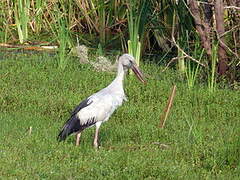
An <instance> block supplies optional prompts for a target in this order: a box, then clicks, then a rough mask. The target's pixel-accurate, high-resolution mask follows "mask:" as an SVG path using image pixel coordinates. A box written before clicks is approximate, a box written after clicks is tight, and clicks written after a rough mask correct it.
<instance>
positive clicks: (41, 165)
mask: <svg viewBox="0 0 240 180" xmlns="http://www.w3.org/2000/svg"><path fill="white" fill-rule="evenodd" d="M1 56H2V57H3V59H5V60H2V61H0V65H1V68H0V122H1V126H0V137H1V138H0V167H1V168H0V177H1V178H3V179H7V178H9V179H113V178H115V179H145V178H148V179H193V178H195V179H196V178H197V179H213V178H218V179H219V178H220V179H238V178H239V175H240V173H239V172H240V151H239V147H240V136H239V132H240V118H239V117H240V108H239V107H240V101H239V91H232V90H228V89H222V90H216V92H215V94H214V95H211V96H210V95H209V93H208V90H207V87H206V86H205V85H202V84H199V85H198V86H197V87H196V88H195V89H192V90H188V88H187V85H186V82H182V81H181V80H180V79H179V78H177V77H178V76H177V75H176V74H175V72H174V71H170V70H169V71H166V72H164V73H161V71H160V69H161V68H159V67H157V66H155V65H151V64H145V65H143V66H142V67H143V71H144V72H145V73H147V74H148V75H149V76H150V77H152V78H149V79H148V84H147V85H146V86H144V85H142V84H141V83H139V82H138V81H137V79H136V78H133V77H127V79H126V81H125V87H126V88H125V89H126V94H127V95H128V97H129V98H128V99H129V101H128V102H126V103H125V104H124V105H123V106H122V107H120V108H119V109H118V110H117V112H116V113H115V114H114V115H113V116H112V118H111V119H110V120H109V121H108V122H107V123H105V124H104V125H103V126H102V127H101V129H100V141H101V148H100V149H99V150H98V151H95V150H94V149H93V148H92V137H93V131H94V129H93V128H92V129H88V130H86V131H84V133H83V136H82V141H81V145H80V147H75V146H74V137H70V138H68V140H67V141H66V142H65V143H60V144H59V143H57V141H56V136H57V133H58V131H59V129H60V128H61V126H62V125H63V123H64V122H65V120H66V119H67V118H68V117H69V113H70V112H71V111H72V109H73V108H74V107H75V106H76V105H77V104H78V103H79V101H80V100H82V99H83V98H85V97H87V96H89V95H91V94H92V93H94V92H96V91H97V90H99V89H101V88H103V87H105V86H106V85H107V84H108V83H109V82H111V81H112V79H113V78H114V76H115V75H114V74H111V73H106V72H95V71H93V70H92V68H91V67H90V66H88V65H84V66H83V65H80V64H79V62H78V60H76V59H69V62H68V66H67V68H66V69H65V70H64V71H60V70H59V69H58V68H57V62H56V58H55V57H54V56H48V55H39V54H32V55H21V54H19V55H16V54H15V55H14V56H5V55H1ZM172 84H176V85H177V94H176V97H175V101H174V105H173V108H172V110H171V114H170V116H169V119H168V120H167V122H166V127H165V128H164V129H159V128H158V124H159V117H160V115H161V113H162V111H163V109H164V107H165V105H166V102H167V98H168V95H169V92H170V89H171V87H172ZM30 126H32V133H31V135H29V134H28V128H29V127H30ZM162 144H165V145H167V147H165V146H163V145H162Z"/></svg>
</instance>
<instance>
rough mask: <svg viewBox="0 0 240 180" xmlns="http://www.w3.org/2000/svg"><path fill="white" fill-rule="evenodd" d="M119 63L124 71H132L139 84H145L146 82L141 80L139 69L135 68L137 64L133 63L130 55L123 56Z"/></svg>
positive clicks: (133, 60) (141, 75)
mask: <svg viewBox="0 0 240 180" xmlns="http://www.w3.org/2000/svg"><path fill="white" fill-rule="evenodd" d="M119 63H121V64H122V66H123V69H124V70H127V69H132V71H133V72H134V73H135V75H136V76H137V78H138V79H139V80H140V81H141V82H143V83H146V81H145V80H144V78H143V74H142V72H141V71H140V69H139V67H138V66H137V64H136V62H135V59H134V57H133V56H132V55H130V54H123V55H122V56H120V58H119Z"/></svg>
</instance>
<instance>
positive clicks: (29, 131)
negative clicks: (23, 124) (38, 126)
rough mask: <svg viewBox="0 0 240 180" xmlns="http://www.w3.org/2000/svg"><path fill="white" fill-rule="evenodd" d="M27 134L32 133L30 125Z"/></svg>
mask: <svg viewBox="0 0 240 180" xmlns="http://www.w3.org/2000/svg"><path fill="white" fill-rule="evenodd" d="M28 134H29V135H31V134H32V126H30V127H29V129H28Z"/></svg>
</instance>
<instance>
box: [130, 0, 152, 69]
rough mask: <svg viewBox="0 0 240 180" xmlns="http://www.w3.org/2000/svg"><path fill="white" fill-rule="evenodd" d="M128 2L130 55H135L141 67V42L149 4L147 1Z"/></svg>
mask: <svg viewBox="0 0 240 180" xmlns="http://www.w3.org/2000/svg"><path fill="white" fill-rule="evenodd" d="M127 2H128V4H127V5H128V13H127V15H128V31H129V40H128V53H129V54H131V55H133V57H135V59H136V63H137V64H138V65H139V63H140V57H141V41H142V40H143V38H144V30H145V25H146V22H147V16H148V2H147V1H146V0H141V1H137V0H130V1H127Z"/></svg>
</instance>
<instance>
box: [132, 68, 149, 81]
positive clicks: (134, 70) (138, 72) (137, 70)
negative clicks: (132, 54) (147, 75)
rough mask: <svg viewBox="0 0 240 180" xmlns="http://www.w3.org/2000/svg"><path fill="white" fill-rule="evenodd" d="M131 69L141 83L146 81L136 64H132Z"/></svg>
mask: <svg viewBox="0 0 240 180" xmlns="http://www.w3.org/2000/svg"><path fill="white" fill-rule="evenodd" d="M131 69H132V71H133V72H134V73H135V75H136V76H137V78H138V79H139V80H140V81H141V82H142V83H146V80H145V79H144V77H143V73H142V72H141V71H140V69H139V68H138V66H137V64H133V65H132V67H131Z"/></svg>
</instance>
